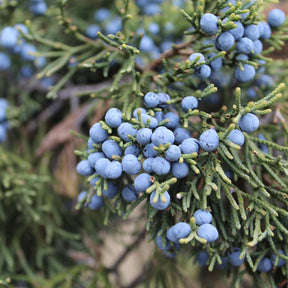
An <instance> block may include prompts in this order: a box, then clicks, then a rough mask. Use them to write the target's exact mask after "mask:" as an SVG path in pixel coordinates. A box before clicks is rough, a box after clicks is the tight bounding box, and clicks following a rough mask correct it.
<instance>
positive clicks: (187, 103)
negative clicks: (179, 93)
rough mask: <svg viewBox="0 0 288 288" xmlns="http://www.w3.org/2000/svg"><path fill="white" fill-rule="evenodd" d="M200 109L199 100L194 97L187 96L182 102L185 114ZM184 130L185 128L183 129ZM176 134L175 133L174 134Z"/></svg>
mask: <svg viewBox="0 0 288 288" xmlns="http://www.w3.org/2000/svg"><path fill="white" fill-rule="evenodd" d="M197 107H198V100H197V98H196V97H194V96H186V97H185V98H183V100H182V101H181V108H182V110H183V111H184V112H188V111H189V110H190V109H191V110H193V109H195V108H197ZM182 129H184V128H182ZM174 134H175V132H174Z"/></svg>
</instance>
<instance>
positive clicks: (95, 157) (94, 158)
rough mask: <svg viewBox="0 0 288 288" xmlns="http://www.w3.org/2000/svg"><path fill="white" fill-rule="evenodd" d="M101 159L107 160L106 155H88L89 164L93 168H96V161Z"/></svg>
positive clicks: (96, 153) (98, 153) (99, 153)
mask: <svg viewBox="0 0 288 288" xmlns="http://www.w3.org/2000/svg"><path fill="white" fill-rule="evenodd" d="M100 158H105V155H104V153H102V152H95V153H91V154H89V155H88V162H89V164H90V166H91V167H92V168H95V164H96V161H97V160H98V159H100Z"/></svg>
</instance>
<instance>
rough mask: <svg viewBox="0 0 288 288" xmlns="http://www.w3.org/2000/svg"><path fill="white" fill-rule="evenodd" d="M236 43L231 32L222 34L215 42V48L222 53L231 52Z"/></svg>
mask: <svg viewBox="0 0 288 288" xmlns="http://www.w3.org/2000/svg"><path fill="white" fill-rule="evenodd" d="M234 43H235V39H234V37H233V36H232V34H230V33H229V32H223V33H221V34H220V35H219V36H218V37H217V39H216V42H215V46H216V48H217V49H218V50H220V51H229V50H230V49H231V48H232V47H233V45H234Z"/></svg>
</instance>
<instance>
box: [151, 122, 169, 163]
mask: <svg viewBox="0 0 288 288" xmlns="http://www.w3.org/2000/svg"><path fill="white" fill-rule="evenodd" d="M151 140H152V143H153V144H154V145H155V146H159V145H161V144H162V145H166V144H168V143H171V144H173V143H174V140H175V136H174V134H173V132H172V131H171V130H169V129H168V128H166V127H163V126H161V127H158V128H156V129H155V131H154V132H153V134H152V137H151ZM150 157H153V156H150Z"/></svg>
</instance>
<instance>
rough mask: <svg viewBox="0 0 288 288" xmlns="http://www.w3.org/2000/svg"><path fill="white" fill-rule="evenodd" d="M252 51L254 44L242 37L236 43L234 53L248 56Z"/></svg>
mask: <svg viewBox="0 0 288 288" xmlns="http://www.w3.org/2000/svg"><path fill="white" fill-rule="evenodd" d="M253 49H254V42H253V41H252V40H251V39H249V38H247V37H243V38H241V39H240V40H239V41H237V43H236V51H237V52H238V53H243V54H249V53H251V52H252V51H253Z"/></svg>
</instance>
